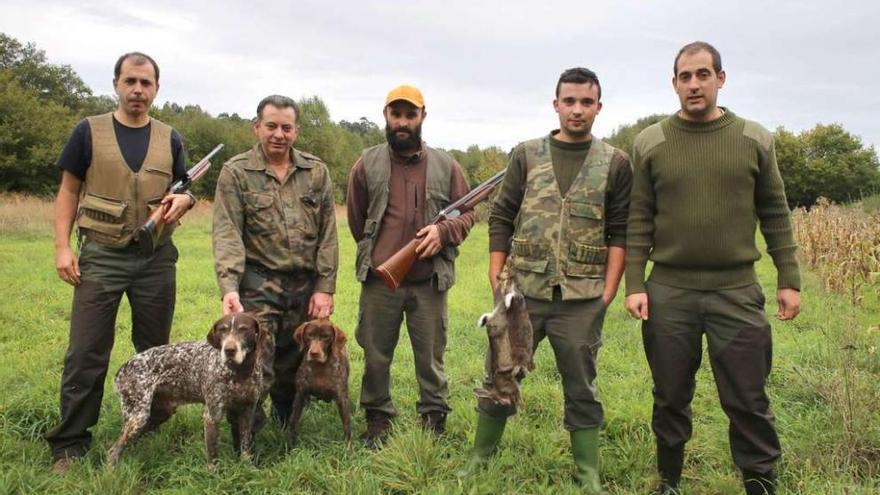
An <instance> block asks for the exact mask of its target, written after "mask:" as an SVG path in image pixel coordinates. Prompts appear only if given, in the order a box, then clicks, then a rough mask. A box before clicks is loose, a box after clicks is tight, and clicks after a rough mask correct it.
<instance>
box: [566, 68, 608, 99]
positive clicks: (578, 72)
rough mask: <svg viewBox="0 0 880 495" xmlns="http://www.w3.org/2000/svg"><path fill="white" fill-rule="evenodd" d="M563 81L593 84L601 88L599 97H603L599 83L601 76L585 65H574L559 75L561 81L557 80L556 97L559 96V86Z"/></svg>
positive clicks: (600, 88) (599, 88)
mask: <svg viewBox="0 0 880 495" xmlns="http://www.w3.org/2000/svg"><path fill="white" fill-rule="evenodd" d="M562 83H573V84H592V85H594V86H596V89H598V90H599V99H600V100H601V99H602V86H601V85H600V84H599V76H597V75H596V73H595V72H593V71H591V70H590V69H585V68H583V67H573V68H571V69H568V70H565V71H563V72H562V74H560V75H559V81H557V82H556V97H557V98H558V97H559V88H560V87H562Z"/></svg>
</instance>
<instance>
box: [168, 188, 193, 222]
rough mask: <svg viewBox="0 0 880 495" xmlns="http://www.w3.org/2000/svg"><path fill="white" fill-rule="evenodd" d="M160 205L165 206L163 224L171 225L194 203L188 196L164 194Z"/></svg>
mask: <svg viewBox="0 0 880 495" xmlns="http://www.w3.org/2000/svg"><path fill="white" fill-rule="evenodd" d="M162 204H163V205H165V216H164V217H165V223H168V224H173V223H174V222H176V221H178V220H180V217H182V216H183V214H184V213H186V212H187V211H189V209H190V208H192V206H193V204H195V203H194V200H193V198H192V196H190V195H189V194H166V195H165V197H164V198H162Z"/></svg>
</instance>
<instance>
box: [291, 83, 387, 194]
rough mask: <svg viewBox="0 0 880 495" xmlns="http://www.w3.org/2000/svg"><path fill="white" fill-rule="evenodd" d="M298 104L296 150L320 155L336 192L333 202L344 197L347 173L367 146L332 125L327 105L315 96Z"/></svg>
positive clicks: (346, 129)
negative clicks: (298, 128) (298, 116)
mask: <svg viewBox="0 0 880 495" xmlns="http://www.w3.org/2000/svg"><path fill="white" fill-rule="evenodd" d="M297 104H298V105H299V111H300V118H299V125H300V130H299V137H298V138H297V141H296V145H295V146H296V147H297V148H299V149H302V150H303V151H307V152H309V153H312V154H314V155H317V156H319V157H320V158H321V159H322V160H324V163H326V164H327V168H328V169H329V170H330V179H331V180H332V181H333V187H334V188H335V189H336V191H335V197H336V201H337V202H339V203H341V202H343V200H344V198H345V190H346V188H347V186H348V173H349V171H350V170H351V166H352V165H354V162H355V161H357V159H358V157H359V156H360V154H361V151H362V150H363V149H364V148H365V147H367V146H368V145H371V144H374V143H371V144H368V143H365V142H364V139H363V138H362V137H361V135H360V134H358V133H355V132H352V131H351V130H349V129H348V128H346V127H344V126H342V125H340V124H336V123H334V122H333V121H332V120H331V119H330V111H329V110H328V109H327V105H326V104H324V102H323V101H322V100H321V99H320V98H319V97H317V96H312V97H309V98H303V99H301V100H300V101H298V102H297Z"/></svg>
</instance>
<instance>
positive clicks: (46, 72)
mask: <svg viewBox="0 0 880 495" xmlns="http://www.w3.org/2000/svg"><path fill="white" fill-rule="evenodd" d="M0 70H8V71H10V73H11V74H12V75H13V77H14V78H15V79H16V81H18V83H19V84H20V85H21V86H22V87H23V88H25V89H29V90H33V91H34V92H35V94H36V95H37V96H38V97H39V98H40V99H41V100H42V101H52V102H55V103H58V104H60V105H63V106H65V107H67V108H70V109H73V110H76V111H80V110H81V109H85V108H87V107H89V105H90V104H96V103H99V102H98V101H94V100H91V98H92V90H91V89H90V88H89V87H88V85H87V84H86V83H85V82H84V81H83V80H82V79H81V78H80V77H79V75H77V73H76V72H75V71H74V70H73V69H72V68H71V67H70V66H69V65H56V64H50V63H49V62H48V61H47V60H46V52H44V51H43V50H39V49H37V47H36V45H34V44H33V43H27V44H25V45H22V44H21V42H19V41H18V40H16V39H15V38H13V37H11V36H8V35H7V34H5V33H0ZM114 106H115V105H114ZM81 115H86V114H81Z"/></svg>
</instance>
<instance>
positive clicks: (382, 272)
mask: <svg viewBox="0 0 880 495" xmlns="http://www.w3.org/2000/svg"><path fill="white" fill-rule="evenodd" d="M506 172H507V169H503V170H501V171H500V172H498V173H497V174H495V175H493V176H492V177H491V178H490V179H489V180H487V181H486V182H483V183H482V184H480V185H479V186H477V187H475V188H473V189H472V190H471V191H470V192H469V193H467V194H465V195H464V196H462V197H461V198H460V199H459V200H458V201H456V202H454V203H452V204H451V205H449V206H447V207H446V208H443V209H442V210H440V213H438V214H437V216H436V217H434V218H433V219H432V220H431V222H430V223H428V225H434V224H436V223H439V222H441V221H443V220H446V219H449V218H455V217H457V216H459V215H461V212H462V211H469V210H472V209H474V207H476V206H477V205H478V204H480V203H482V202H483V201H485V200H486V198H488V197H489V194H491V193H492V191H494V190H495V186H497V185H498V184H499V183H500V182H501V181H502V180H503V179H504V174H505V173H506ZM420 242H422V240H421V238H419V237H416V238H415V239H413V240H411V241H409V242H408V243H407V244H406V245H405V246H403V247H402V248H400V250H399V251H397V252H396V253H394V254H393V255H392V256H391V257H390V258H388V259H387V260H385V262H384V263H382V264H381V265H379V267H378V268H376V269H375V270H376V273H378V274H379V276H380V277H382V280H383V281H384V282H385V286H386V287H388V288H389V289H391V290H395V289H397V288H398V287H400V283H401V282H403V279H404V278H406V274H408V273H409V270H410V269H411V268H412V265H413V263H415V261H416V259H418V257H419V256H418V254H416V247H418V245H419V243H420Z"/></svg>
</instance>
